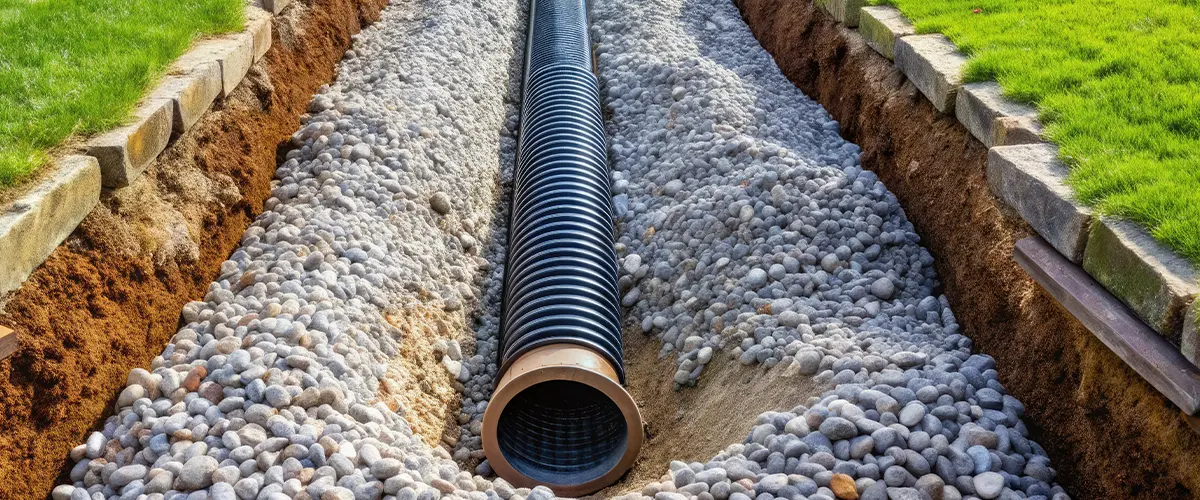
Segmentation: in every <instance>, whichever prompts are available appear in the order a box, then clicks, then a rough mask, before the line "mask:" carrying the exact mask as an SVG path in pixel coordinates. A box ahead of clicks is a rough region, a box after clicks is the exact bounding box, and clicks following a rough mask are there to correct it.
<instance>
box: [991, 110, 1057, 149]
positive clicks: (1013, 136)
mask: <svg viewBox="0 0 1200 500" xmlns="http://www.w3.org/2000/svg"><path fill="white" fill-rule="evenodd" d="M1042 130H1043V128H1042V122H1039V121H1038V119H1037V118H1034V117H1032V116H1002V117H1000V118H996V121H995V123H993V124H992V145H993V146H1015V145H1018V144H1040V143H1042V142H1045V141H1043V140H1042Z"/></svg>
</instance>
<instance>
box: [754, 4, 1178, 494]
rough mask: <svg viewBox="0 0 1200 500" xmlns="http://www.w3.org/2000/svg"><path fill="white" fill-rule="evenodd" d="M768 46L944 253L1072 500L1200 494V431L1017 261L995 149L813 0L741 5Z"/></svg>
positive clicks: (982, 339)
mask: <svg viewBox="0 0 1200 500" xmlns="http://www.w3.org/2000/svg"><path fill="white" fill-rule="evenodd" d="M737 3H738V6H739V8H740V9H741V11H742V15H743V17H744V18H745V19H746V21H747V23H748V24H749V25H750V27H751V30H752V31H753V32H754V34H755V36H756V37H757V38H758V40H759V42H760V43H761V44H762V45H763V47H764V48H766V49H767V51H769V52H770V53H771V54H772V55H773V56H774V57H775V60H776V62H777V63H778V65H779V67H780V68H781V69H782V70H783V72H784V73H785V74H786V75H787V76H788V78H790V79H791V80H792V81H793V82H794V83H795V84H796V85H797V86H798V87H799V88H800V89H801V90H803V91H804V92H805V93H807V94H808V95H810V96H812V97H813V98H814V99H816V100H817V101H819V102H820V103H821V104H822V105H824V106H825V108H826V109H828V110H829V112H830V113H831V114H832V115H833V117H834V118H836V119H837V120H838V121H839V122H840V123H841V126H842V129H841V130H842V134H843V135H844V136H845V137H846V138H847V139H849V140H851V141H853V142H855V143H857V144H859V145H860V146H862V148H863V155H862V162H863V165H864V166H865V167H866V168H868V169H870V170H872V171H874V172H875V173H877V174H878V175H879V176H880V178H882V179H883V181H884V183H885V184H886V185H887V186H888V188H889V189H890V190H891V191H892V192H894V193H895V194H896V196H897V197H899V199H900V201H901V203H902V204H903V206H904V209H905V211H906V213H907V214H908V218H909V219H910V220H911V221H912V222H913V224H914V225H915V226H916V228H917V232H918V233H919V234H921V235H922V237H923V242H924V244H925V246H926V247H928V248H929V250H930V251H931V252H932V253H933V255H934V256H935V258H936V266H937V270H938V272H939V273H940V274H941V276H942V280H943V283H944V286H945V293H946V295H947V296H948V297H949V299H950V302H951V303H952V305H953V307H954V311H955V314H956V316H957V318H958V321H959V323H960V324H961V325H962V327H963V329H964V330H965V332H966V334H967V335H969V336H970V337H971V338H972V339H974V340H975V343H976V349H977V350H978V351H980V352H983V353H987V354H990V355H992V356H994V357H996V359H997V361H998V365H999V370H1000V378H1001V381H1002V382H1003V383H1004V385H1005V386H1006V387H1007V388H1008V390H1009V391H1011V392H1012V393H1013V394H1014V395H1015V396H1016V397H1018V398H1020V399H1021V401H1023V402H1024V403H1025V406H1026V408H1028V412H1027V414H1026V418H1025V422H1026V424H1027V425H1028V426H1029V428H1030V432H1031V433H1032V434H1033V437H1034V438H1035V439H1037V441H1038V442H1039V443H1040V444H1041V445H1042V446H1044V447H1045V448H1046V450H1047V451H1048V452H1049V454H1050V456H1051V458H1052V465H1054V467H1055V468H1056V469H1057V470H1058V481H1059V482H1060V483H1061V484H1062V485H1063V486H1064V487H1065V488H1067V489H1068V491H1069V492H1070V493H1071V494H1072V496H1074V497H1075V498H1192V497H1194V496H1195V495H1198V494H1200V436H1198V435H1197V434H1196V433H1194V432H1193V431H1192V430H1191V429H1189V427H1188V425H1187V424H1186V423H1185V421H1184V419H1183V418H1182V414H1181V412H1180V411H1179V409H1178V408H1177V407H1175V406H1173V405H1172V404H1171V403H1170V402H1169V401H1167V400H1166V399H1165V398H1163V397H1162V396H1161V395H1159V394H1158V393H1157V392H1156V391H1155V390H1154V389H1153V388H1152V387H1151V386H1150V385H1149V384H1147V383H1146V382H1144V381H1143V380H1142V379H1141V378H1140V377H1139V376H1138V375H1137V374H1136V373H1135V372H1133V371H1132V370H1131V369H1129V368H1128V367H1127V366H1126V365H1125V364H1124V363H1123V362H1122V361H1121V360H1120V359H1119V358H1117V356H1116V355H1114V354H1113V353H1112V352H1111V351H1109V350H1108V348H1107V347H1105V346H1104V345H1103V344H1102V343H1100V342H1099V341H1098V340H1097V339H1096V338H1095V337H1093V336H1092V334H1091V333H1090V332H1088V330H1087V329H1086V328H1084V327H1083V325H1081V324H1080V323H1079V322H1078V321H1076V320H1075V319H1074V318H1073V317H1072V316H1071V315H1070V314H1069V313H1067V312H1066V310H1064V309H1062V308H1061V307H1060V306H1059V305H1058V304H1057V303H1056V302H1054V300H1053V299H1052V298H1051V297H1050V296H1049V295H1048V294H1046V293H1045V292H1044V291H1043V290H1042V289H1041V288H1040V287H1038V285H1037V284H1036V283H1035V282H1033V281H1032V280H1031V279H1030V278H1029V277H1028V276H1027V275H1026V274H1025V273H1024V271H1022V270H1021V268H1020V267H1018V265H1017V264H1016V263H1015V261H1014V260H1013V258H1012V248H1013V244H1014V243H1015V242H1016V241H1017V240H1018V239H1020V238H1023V237H1025V236H1028V235H1029V234H1031V233H1030V231H1029V229H1028V227H1027V226H1025V224H1024V223H1023V222H1022V221H1021V220H1020V219H1019V217H1017V216H1015V215H1014V214H1012V213H1009V212H1006V209H1003V208H1001V207H1002V206H1001V205H1000V203H999V202H998V201H996V200H995V199H994V198H993V197H992V196H991V193H990V192H989V190H988V186H987V182H986V178H985V166H986V160H987V151H986V149H985V148H984V146H983V145H982V144H981V143H979V142H978V141H976V140H975V139H973V138H972V137H971V136H970V135H969V134H968V132H967V131H966V129H964V128H963V127H962V126H961V125H960V124H958V122H957V121H956V120H955V119H954V117H952V116H947V115H943V114H939V113H938V112H937V111H936V110H935V109H934V108H933V107H932V105H930V104H929V102H928V101H927V100H926V99H925V98H924V96H922V95H921V94H920V92H919V91H917V90H916V88H915V87H913V85H912V84H911V83H909V82H908V81H907V80H906V79H905V78H904V76H903V75H902V74H901V73H900V72H899V71H897V70H895V69H894V67H893V66H892V64H891V63H890V61H888V60H887V59H885V58H883V57H882V56H880V55H878V54H877V53H875V52H874V51H873V50H872V49H871V48H870V47H868V46H867V45H866V44H865V43H863V41H862V39H861V38H860V37H859V36H858V35H857V34H856V33H855V32H853V31H851V30H847V29H845V28H843V27H841V26H839V25H837V24H836V23H834V22H833V20H832V19H831V18H830V17H829V16H827V15H826V14H825V13H823V12H818V11H816V10H815V9H814V7H813V3H812V2H809V1H796V0H737Z"/></svg>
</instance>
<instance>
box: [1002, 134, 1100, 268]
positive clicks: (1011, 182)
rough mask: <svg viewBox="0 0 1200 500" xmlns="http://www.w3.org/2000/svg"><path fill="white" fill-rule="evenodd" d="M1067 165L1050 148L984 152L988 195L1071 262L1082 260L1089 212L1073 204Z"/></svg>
mask: <svg viewBox="0 0 1200 500" xmlns="http://www.w3.org/2000/svg"><path fill="white" fill-rule="evenodd" d="M1066 178H1067V166H1066V165H1063V164H1062V163H1061V162H1059V161H1058V149H1057V148H1055V147H1054V146H1053V145H1050V144H1031V145H1021V146H1000V147H994V148H992V149H990V150H988V165H987V179H988V186H989V187H991V189H992V193H993V194H995V195H996V197H997V198H1000V200H1001V201H1003V202H1004V203H1005V204H1007V205H1008V206H1010V207H1012V208H1013V210H1016V211H1017V213H1019V214H1021V218H1023V219H1025V221H1026V222H1028V223H1029V225H1030V226H1031V227H1032V228H1033V230H1034V231H1037V233H1038V234H1040V235H1041V236H1042V238H1045V239H1046V241H1047V242H1049V243H1050V245H1051V246H1053V247H1054V249H1055V250H1058V252H1059V253H1061V254H1062V255H1063V256H1064V257H1066V258H1067V259H1069V260H1071V262H1079V261H1080V260H1082V259H1083V254H1084V248H1085V247H1086V246H1087V237H1088V227H1089V225H1090V224H1091V221H1092V212H1091V210H1089V209H1087V208H1086V207H1083V206H1082V205H1080V204H1078V203H1076V202H1075V201H1074V197H1073V195H1072V194H1071V189H1070V188H1068V187H1067V185H1066Z"/></svg>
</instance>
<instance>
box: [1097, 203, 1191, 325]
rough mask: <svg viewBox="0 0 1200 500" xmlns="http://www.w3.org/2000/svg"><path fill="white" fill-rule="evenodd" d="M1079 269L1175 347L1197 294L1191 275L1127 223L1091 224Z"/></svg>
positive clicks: (1180, 260)
mask: <svg viewBox="0 0 1200 500" xmlns="http://www.w3.org/2000/svg"><path fill="white" fill-rule="evenodd" d="M1083 268H1084V270H1086V271H1087V272H1088V274H1091V275H1092V277H1094V278H1096V281H1099V282H1100V283H1101V284H1103V285H1104V287H1105V288H1107V289H1108V291H1109V292H1111V293H1112V294H1113V295H1115V296H1116V297H1117V298H1119V299H1121V301H1122V302H1124V303H1125V304H1127V305H1128V306H1129V308H1130V309H1132V310H1133V312H1134V313H1135V314H1137V315H1138V317H1140V318H1142V321H1145V322H1146V324H1148V325H1150V327H1151V328H1153V329H1155V330H1156V331H1158V333H1160V334H1162V335H1163V336H1164V337H1167V339H1169V340H1171V341H1172V342H1174V343H1175V344H1177V345H1178V344H1180V340H1181V333H1180V332H1181V330H1182V326H1183V317H1184V314H1185V309H1186V308H1187V306H1188V305H1189V304H1191V303H1192V301H1194V300H1195V298H1196V295H1197V294H1200V285H1198V284H1197V281H1196V280H1197V274H1196V269H1195V268H1194V267H1193V266H1192V264H1191V263H1190V262H1188V261H1187V260H1186V259H1184V258H1183V257H1180V256H1179V255H1177V254H1175V253H1174V252H1172V251H1171V250H1170V249H1169V248H1166V247H1165V246H1163V245H1162V244H1161V243H1159V242H1158V241H1155V239H1154V238H1153V237H1152V236H1151V235H1150V234H1149V233H1147V232H1146V231H1145V230H1144V229H1142V228H1141V227H1139V226H1138V225H1136V224H1134V223H1133V222H1129V221H1123V220H1119V219H1114V218H1108V217H1103V218H1100V219H1099V220H1097V221H1096V222H1095V223H1093V224H1092V230H1091V235H1090V236H1089V237H1088V245H1087V250H1086V251H1085V252H1084V256H1083Z"/></svg>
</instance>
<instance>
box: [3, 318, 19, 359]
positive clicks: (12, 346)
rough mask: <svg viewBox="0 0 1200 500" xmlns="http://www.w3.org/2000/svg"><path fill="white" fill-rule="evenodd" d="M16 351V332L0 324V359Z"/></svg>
mask: <svg viewBox="0 0 1200 500" xmlns="http://www.w3.org/2000/svg"><path fill="white" fill-rule="evenodd" d="M14 352H17V333H16V332H14V331H12V330H9V329H8V328H5V327H3V326H0V360H3V359H5V358H7V357H9V356H12V353H14Z"/></svg>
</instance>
